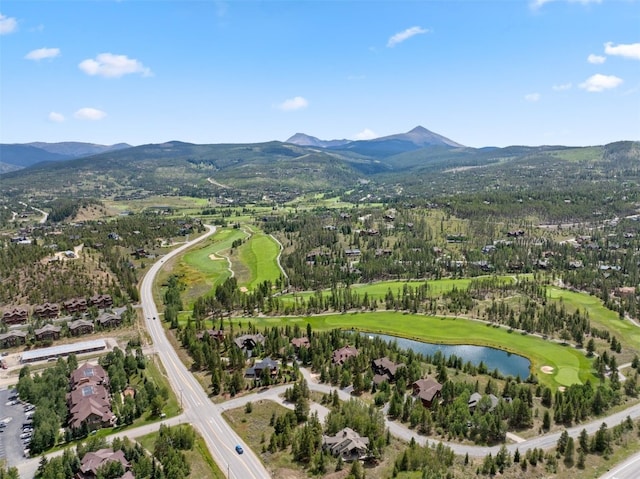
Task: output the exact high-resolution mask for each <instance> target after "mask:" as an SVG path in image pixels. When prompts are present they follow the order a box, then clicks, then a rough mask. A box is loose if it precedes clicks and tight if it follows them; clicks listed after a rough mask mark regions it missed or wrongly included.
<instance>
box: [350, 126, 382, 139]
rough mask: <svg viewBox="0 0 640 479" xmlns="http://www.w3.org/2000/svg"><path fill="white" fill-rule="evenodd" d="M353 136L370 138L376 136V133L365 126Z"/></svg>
mask: <svg viewBox="0 0 640 479" xmlns="http://www.w3.org/2000/svg"><path fill="white" fill-rule="evenodd" d="M354 137H355V139H356V140H372V139H374V138H378V134H377V133H376V132H374V131H372V130H370V129H369V128H365V129H364V130H362V131H361V132H360V133H356V134H355V135H354Z"/></svg>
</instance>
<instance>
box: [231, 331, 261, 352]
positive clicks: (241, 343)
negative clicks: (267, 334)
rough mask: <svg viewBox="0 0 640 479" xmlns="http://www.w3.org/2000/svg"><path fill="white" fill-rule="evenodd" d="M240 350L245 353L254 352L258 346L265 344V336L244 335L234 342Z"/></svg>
mask: <svg viewBox="0 0 640 479" xmlns="http://www.w3.org/2000/svg"><path fill="white" fill-rule="evenodd" d="M233 342H234V343H236V346H238V347H239V348H240V349H242V350H244V351H253V350H254V349H255V348H256V346H257V345H258V344H264V336H263V335H262V334H260V333H258V334H243V335H242V336H238V337H237V338H236V339H234V340H233Z"/></svg>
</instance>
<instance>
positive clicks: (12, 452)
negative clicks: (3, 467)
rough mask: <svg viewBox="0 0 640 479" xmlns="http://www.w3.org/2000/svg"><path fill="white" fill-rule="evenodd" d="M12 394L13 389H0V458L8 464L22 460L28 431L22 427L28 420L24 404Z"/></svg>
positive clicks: (12, 464)
mask: <svg viewBox="0 0 640 479" xmlns="http://www.w3.org/2000/svg"><path fill="white" fill-rule="evenodd" d="M14 396H15V390H13V389H2V390H0V423H2V424H4V426H2V427H0V460H1V459H5V460H6V462H7V465H9V466H15V465H17V464H19V463H20V462H21V461H22V460H24V450H25V449H26V448H28V445H25V444H24V441H26V440H27V439H28V438H27V437H26V436H27V435H28V431H26V430H24V429H23V427H24V424H25V423H28V422H30V421H29V420H28V419H27V418H26V416H25V405H24V404H23V403H22V402H20V401H19V400H18V399H17V398H15V399H14ZM31 412H33V411H31Z"/></svg>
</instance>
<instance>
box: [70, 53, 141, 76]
mask: <svg viewBox="0 0 640 479" xmlns="http://www.w3.org/2000/svg"><path fill="white" fill-rule="evenodd" d="M78 67H79V68H80V70H82V71H83V72H85V73H86V74H87V75H92V76H93V75H100V76H103V77H107V78H120V77H121V76H124V75H129V74H131V73H140V74H142V76H145V77H146V76H152V75H153V73H152V72H151V70H150V69H149V68H147V67H145V66H144V65H143V64H142V63H140V62H139V61H138V60H135V59H133V58H129V57H127V56H126V55H114V54H113V53H101V54H99V55H98V56H97V57H96V58H95V60H94V59H93V58H88V59H87V60H84V61H82V62H80V64H79V65H78Z"/></svg>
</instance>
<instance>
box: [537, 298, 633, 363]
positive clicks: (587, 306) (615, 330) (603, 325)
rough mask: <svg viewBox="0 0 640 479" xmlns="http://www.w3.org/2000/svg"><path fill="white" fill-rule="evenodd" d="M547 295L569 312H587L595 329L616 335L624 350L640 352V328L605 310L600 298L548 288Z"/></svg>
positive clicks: (613, 312)
mask: <svg viewBox="0 0 640 479" xmlns="http://www.w3.org/2000/svg"><path fill="white" fill-rule="evenodd" d="M547 295H548V296H549V298H551V299H554V300H558V301H562V302H563V303H564V305H565V306H566V307H567V311H569V312H573V311H575V310H576V309H580V310H582V311H587V312H588V313H589V320H590V321H591V324H593V326H594V327H596V328H598V329H606V330H608V331H609V332H610V333H611V334H614V335H615V336H616V337H617V338H618V339H619V340H620V341H621V343H622V347H623V349H624V348H631V349H633V350H634V351H635V352H636V353H638V352H640V328H637V327H636V326H634V325H633V324H631V322H630V321H628V320H621V319H620V318H619V317H618V313H616V312H615V311H611V310H610V309H607V308H605V306H604V304H603V303H602V300H600V298H597V297H595V296H591V295H589V294H586V293H576V292H573V291H567V290H566V289H560V288H554V287H549V288H547Z"/></svg>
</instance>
